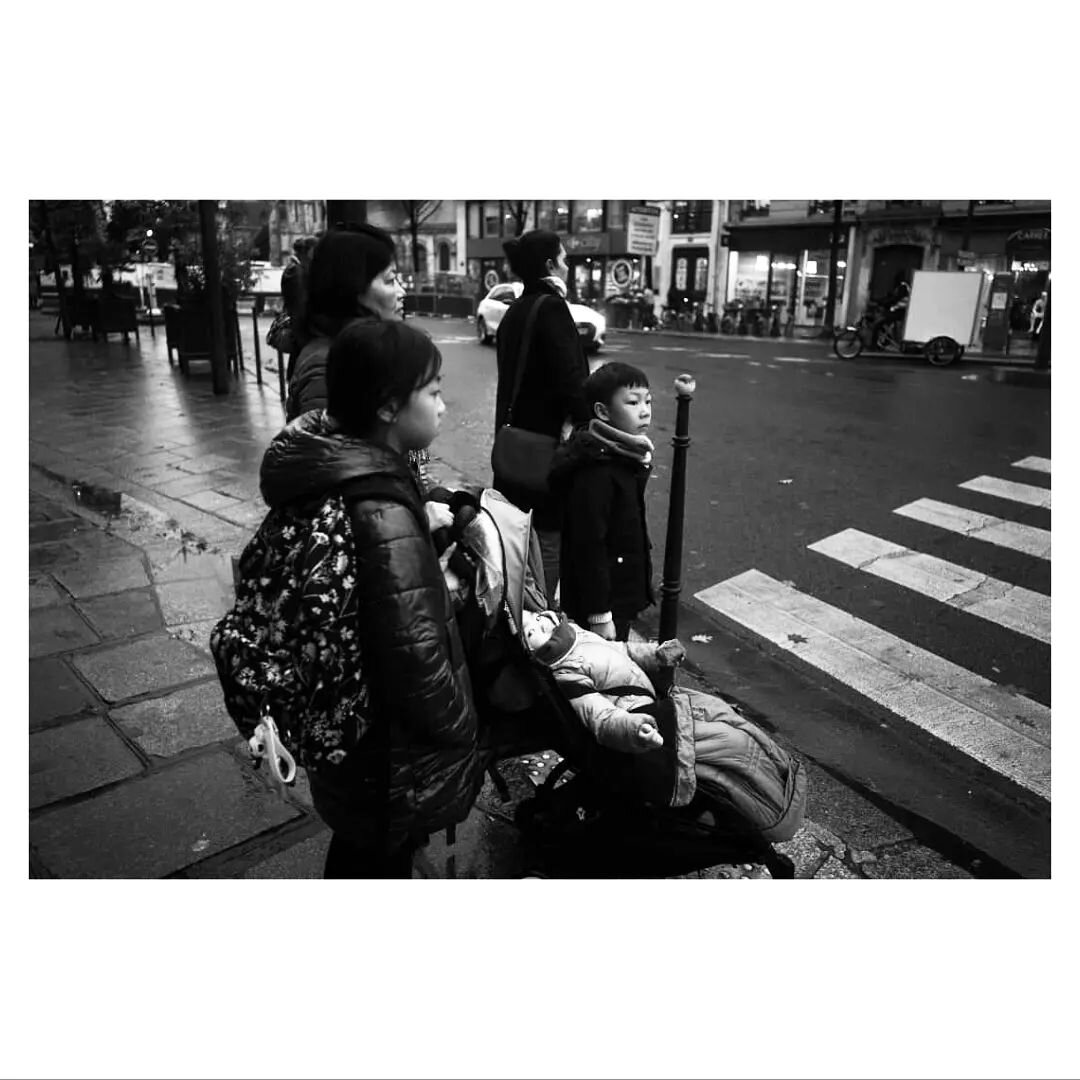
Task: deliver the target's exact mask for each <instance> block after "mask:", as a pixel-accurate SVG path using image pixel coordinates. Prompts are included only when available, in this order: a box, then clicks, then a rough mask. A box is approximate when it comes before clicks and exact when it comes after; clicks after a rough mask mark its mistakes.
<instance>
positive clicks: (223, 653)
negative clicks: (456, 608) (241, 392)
mask: <svg viewBox="0 0 1080 1080" xmlns="http://www.w3.org/2000/svg"><path fill="white" fill-rule="evenodd" d="M348 498H349V494H348V492H347V490H346V489H345V488H343V489H341V491H339V492H338V493H337V494H335V495H333V496H332V497H330V498H328V499H323V500H320V501H318V502H316V503H308V504H306V505H299V506H290V507H282V508H277V509H274V510H271V511H270V513H269V514H267V516H266V518H265V519H264V520H263V523H262V525H261V526H260V527H259V530H258V531H257V532H256V534H255V536H254V537H253V538H252V539H251V541H250V542H249V543H248V545H247V546H246V547H245V548H244V551H243V554H242V555H241V556H240V561H239V566H238V570H237V573H236V575H235V576H236V601H235V603H234V605H233V607H232V609H231V610H230V611H229V612H227V613H226V615H225V616H224V617H223V618H222V619H221V620H220V621H219V622H218V623H217V625H216V626H215V627H214V629H213V631H212V632H211V634H210V650H211V652H212V653H213V656H214V662H215V664H216V665H217V672H218V679H219V680H220V682H221V689H222V692H223V694H224V697H225V707H226V709H227V710H228V712H229V715H230V716H231V717H232V720H233V722H234V723H235V724H236V727H237V729H238V730H239V732H240V734H241V735H242V736H243V737H244V738H245V739H248V740H249V741H250V742H251V745H252V750H253V752H255V753H256V755H257V756H263V757H266V758H267V759H268V760H269V761H270V763H271V768H272V771H273V772H274V774H275V776H276V777H277V778H278V779H279V780H282V781H283V782H285V783H290V782H291V781H292V779H293V776H294V775H295V768H294V766H295V764H296V763H299V764H300V765H301V766H303V767H305V768H310V767H311V766H314V765H322V764H330V765H339V764H340V763H341V762H342V761H344V759H345V758H346V756H347V755H348V754H349V752H350V751H351V750H353V749H354V748H355V747H356V745H357V743H358V742H359V741H360V739H361V738H362V737H363V735H364V734H365V732H366V731H367V729H368V727H369V726H370V721H369V718H368V716H367V713H366V708H367V704H368V687H367V683H366V681H365V679H364V675H363V666H362V663H361V656H360V647H359V642H358V639H357V634H356V626H355V601H354V597H353V593H352V584H353V582H354V581H355V579H356V553H355V547H354V543H353V534H352V527H351V524H350V521H349V513H348ZM281 747H283V748H284V750H285V751H286V752H285V753H281V752H280V748H281ZM282 761H283V762H284V763H285V764H286V765H287V766H288V767H289V772H288V773H287V774H285V775H283V774H282V772H281V771H280V769H279V765H280V763H281V762H282Z"/></svg>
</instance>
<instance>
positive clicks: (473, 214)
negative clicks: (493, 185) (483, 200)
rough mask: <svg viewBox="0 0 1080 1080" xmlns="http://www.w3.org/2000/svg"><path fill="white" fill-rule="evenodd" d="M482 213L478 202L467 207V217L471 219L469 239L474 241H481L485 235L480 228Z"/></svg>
mask: <svg viewBox="0 0 1080 1080" xmlns="http://www.w3.org/2000/svg"><path fill="white" fill-rule="evenodd" d="M480 212H481V206H480V204H479V203H478V202H471V203H469V204H468V207H467V215H468V219H469V237H470V238H471V239H473V240H479V239H480V237H481V236H482V235H483V233H482V231H481V228H480Z"/></svg>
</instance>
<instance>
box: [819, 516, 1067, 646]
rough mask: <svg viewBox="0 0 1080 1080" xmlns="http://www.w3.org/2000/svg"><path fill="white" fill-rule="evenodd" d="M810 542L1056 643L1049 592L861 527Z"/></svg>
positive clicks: (936, 597) (880, 574)
mask: <svg viewBox="0 0 1080 1080" xmlns="http://www.w3.org/2000/svg"><path fill="white" fill-rule="evenodd" d="M807 547H808V548H809V549H810V550H811V551H816V552H818V553H819V554H821V555H827V556H829V558H831V559H836V560H837V561H838V562H842V563H847V565H848V566H854V567H855V568H856V569H857V570H865V571H866V572H867V573H868V574H874V575H875V576H876V577H880V578H884V579H885V580H886V581H892V582H894V583H895V584H897V585H903V586H904V587H905V588H908V589H912V590H913V591H914V592H918V593H922V595H923V596H929V597H931V598H932V599H934V600H940V601H941V602H942V603H944V604H948V605H949V606H950V607H954V608H957V609H958V610H960V611H967V612H970V613H971V614H972V615H978V616H979V617H980V618H982V619H988V620H989V621H990V622H995V623H997V624H998V625H999V626H1004V627H1007V628H1008V629H1009V630H1016V631H1017V632H1018V633H1021V634H1026V635H1027V636H1028V637H1032V638H1035V640H1036V641H1042V642H1044V643H1045V644H1047V645H1049V644H1050V597H1049V596H1046V595H1045V594H1043V593H1038V592H1033V591H1032V590H1031V589H1025V588H1023V587H1022V586H1020V585H1010V584H1009V583H1008V582H1005V581H998V580H997V579H996V578H992V577H990V576H989V575H988V574H980V573H979V572H978V571H977V570H969V569H968V568H967V567H965V566H957V565H956V564H955V563H951V562H946V561H945V560H944V559H938V558H935V557H934V556H933V555H924V554H922V553H921V552H918V551H912V550H910V549H909V548H906V547H902V546H901V545H900V544H893V543H891V542H890V541H888V540H882V539H881V538H880V537H877V536H871V535H870V534H869V533H864V532H861V531H860V530H859V529H844V530H843V532H838V533H836V534H834V535H833V536H827V537H825V539H824V540H818V541H817V543H814V544H807Z"/></svg>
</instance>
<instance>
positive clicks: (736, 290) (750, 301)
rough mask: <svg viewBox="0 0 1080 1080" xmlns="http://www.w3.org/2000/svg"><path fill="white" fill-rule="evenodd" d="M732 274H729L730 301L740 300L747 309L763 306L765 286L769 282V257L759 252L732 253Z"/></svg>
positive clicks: (766, 253)
mask: <svg viewBox="0 0 1080 1080" xmlns="http://www.w3.org/2000/svg"><path fill="white" fill-rule="evenodd" d="M732 261H733V262H734V263H735V266H734V273H733V274H732V273H730V272H729V280H731V281H732V285H731V290H730V293H731V299H732V300H741V301H742V302H743V303H744V304H746V305H747V306H749V307H759V306H763V305H764V303H765V286H766V284H767V283H768V280H769V255H768V252H761V251H740V252H733V253H732Z"/></svg>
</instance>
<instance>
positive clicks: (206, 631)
mask: <svg viewBox="0 0 1080 1080" xmlns="http://www.w3.org/2000/svg"><path fill="white" fill-rule="evenodd" d="M217 621H218V620H217V619H202V620H200V621H199V622H193V623H183V624H181V625H179V626H170V627H169V634H170V635H171V636H172V637H174V638H176V639H177V641H186V642H187V643H188V644H189V645H194V646H195V648H196V649H198V650H199V651H200V652H202V653H205V654H206V655H207V656H211V657H212V656H213V653H211V652H210V631H211V630H213V629H214V626H215V625H216V624H217Z"/></svg>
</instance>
